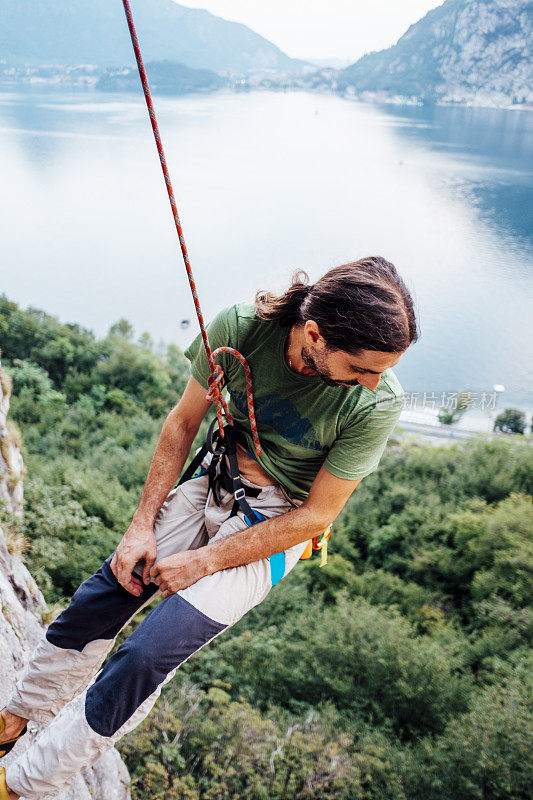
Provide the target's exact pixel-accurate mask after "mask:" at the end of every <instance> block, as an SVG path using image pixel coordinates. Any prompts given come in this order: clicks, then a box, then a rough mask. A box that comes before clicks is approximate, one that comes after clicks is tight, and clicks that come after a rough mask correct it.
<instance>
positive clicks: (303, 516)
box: [298, 503, 333, 541]
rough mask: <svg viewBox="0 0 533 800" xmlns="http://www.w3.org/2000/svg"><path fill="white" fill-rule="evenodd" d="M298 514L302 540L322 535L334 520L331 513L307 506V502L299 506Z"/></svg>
mask: <svg viewBox="0 0 533 800" xmlns="http://www.w3.org/2000/svg"><path fill="white" fill-rule="evenodd" d="M298 515H299V518H300V519H299V524H298V527H299V528H300V530H301V533H302V541H304V540H305V539H314V538H315V536H321V535H322V534H323V533H324V531H325V530H326V529H327V528H328V527H329V526H330V525H331V523H332V522H333V520H332V518H331V515H329V514H327V513H324V511H318V510H317V509H314V508H312V507H309V506H306V505H305V503H302V505H301V506H300V507H299V508H298Z"/></svg>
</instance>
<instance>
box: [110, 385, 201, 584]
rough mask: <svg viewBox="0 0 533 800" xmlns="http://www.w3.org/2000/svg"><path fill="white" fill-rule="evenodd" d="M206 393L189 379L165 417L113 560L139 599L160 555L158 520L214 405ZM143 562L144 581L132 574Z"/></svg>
mask: <svg viewBox="0 0 533 800" xmlns="http://www.w3.org/2000/svg"><path fill="white" fill-rule="evenodd" d="M205 394H206V390H205V389H204V388H203V386H201V385H200V384H199V383H198V381H196V380H195V379H194V378H190V380H189V382H188V384H187V387H186V389H185V391H184V393H183V396H182V398H181V400H180V401H179V403H178V404H177V405H176V406H175V407H174V408H173V409H172V411H171V412H170V414H169V415H168V417H167V418H166V420H165V422H164V425H163V428H162V430H161V433H160V435H159V440H158V442H157V446H156V449H155V452H154V455H153V458H152V463H151V464H150V469H149V471H148V476H147V478H146V483H145V484H144V489H143V493H142V496H141V499H140V502H139V505H138V507H137V510H136V511H135V514H134V515H133V519H132V521H131V524H130V526H129V528H128V530H127V531H126V533H125V534H124V536H123V537H122V540H121V541H120V543H119V545H118V547H117V550H116V553H115V555H114V556H113V559H112V561H111V569H112V570H113V572H114V574H115V576H116V578H117V580H118V581H119V583H120V584H121V585H122V586H123V587H124V588H125V589H127V590H128V591H129V592H131V594H134V595H137V596H139V595H140V594H141V592H142V589H143V582H144V583H146V584H148V583H149V582H150V568H151V567H152V566H153V564H154V563H155V559H156V553H157V549H156V540H155V534H154V522H155V518H156V516H157V513H158V511H159V509H160V508H161V506H162V505H163V503H164V501H165V498H166V497H167V495H168V493H169V491H170V490H171V489H172V487H173V486H174V484H175V483H176V480H177V479H178V476H179V474H180V473H181V470H182V469H183V465H184V464H185V461H186V459H187V456H188V454H189V451H190V449H191V445H192V443H193V441H194V437H195V436H196V434H197V433H198V428H199V427H200V423H201V422H202V420H203V418H204V417H205V415H206V413H207V410H208V408H209V406H210V405H211V403H210V402H208V401H207V400H206V399H205ZM140 559H144V568H143V581H140V580H139V579H138V578H137V577H136V576H135V575H132V570H133V568H134V567H135V564H136V563H137V562H138V561H139V560H140Z"/></svg>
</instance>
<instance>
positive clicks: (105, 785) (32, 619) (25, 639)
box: [0, 368, 130, 800]
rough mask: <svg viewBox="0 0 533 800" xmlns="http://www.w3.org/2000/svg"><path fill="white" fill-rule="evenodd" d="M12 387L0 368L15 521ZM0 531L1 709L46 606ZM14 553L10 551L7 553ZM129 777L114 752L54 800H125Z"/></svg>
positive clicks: (0, 433) (0, 435)
mask: <svg viewBox="0 0 533 800" xmlns="http://www.w3.org/2000/svg"><path fill="white" fill-rule="evenodd" d="M10 390H11V384H10V381H9V378H8V376H7V375H6V374H5V373H4V372H3V371H2V370H1V368H0V391H1V394H0V451H1V458H0V504H4V505H6V506H7V507H8V509H9V510H10V512H11V513H12V514H14V515H15V516H18V515H20V514H21V513H22V475H23V463H22V456H21V454H20V450H19V448H18V445H17V434H16V430H15V429H14V428H13V427H12V426H11V425H9V424H8V422H7V412H8V410H9V397H10ZM5 533H6V534H7V533H8V532H7V531H6V532H4V531H3V530H2V529H0V708H1V707H2V706H3V705H4V703H5V701H6V699H7V697H8V696H9V694H10V693H11V689H12V686H13V684H14V683H15V681H16V678H17V674H18V673H19V672H20V670H21V669H22V668H23V667H24V665H25V664H26V662H27V661H28V659H29V658H30V656H31V653H32V652H33V649H34V647H35V645H36V644H37V642H38V641H39V639H40V638H41V637H42V636H43V635H44V632H45V625H44V624H43V617H45V616H46V611H47V608H46V603H45V601H44V597H43V595H42V594H41V592H40V590H39V587H38V586H37V584H36V583H35V581H34V580H33V578H32V576H31V575H30V573H29V572H28V570H27V569H26V567H25V566H24V564H23V563H22V561H21V560H20V558H18V557H17V556H16V555H14V554H12V553H10V552H9V549H8V543H10V541H11V540H10V537H9V535H7V536H6V535H5ZM11 549H13V548H11ZM40 730H41V728H40V726H38V725H36V724H34V723H31V722H30V724H29V726H28V734H27V735H26V736H24V737H23V739H21V741H20V742H19V743H18V744H17V747H16V748H15V750H14V751H13V752H12V753H10V754H9V755H8V756H6V757H5V758H4V759H2V765H3V766H8V765H9V763H10V761H11V760H13V759H14V758H16V754H17V753H18V752H22V751H23V750H24V749H25V748H26V747H28V745H29V744H31V742H32V741H34V739H35V738H36V737H37V736H38V734H39V731H40ZM129 780H130V779H129V774H128V771H127V769H126V767H125V765H124V764H123V762H122V760H121V758H120V756H119V754H118V752H117V751H116V750H114V749H112V750H110V751H109V752H108V753H106V754H105V755H104V756H102V758H100V759H99V761H97V762H96V764H94V765H93V766H92V767H89V768H87V769H85V770H84V771H83V773H82V774H80V775H77V776H76V778H75V780H74V781H73V783H71V785H70V786H69V787H68V788H67V789H65V790H63V791H61V792H60V793H58V795H57V800H130V793H129V790H128V784H129Z"/></svg>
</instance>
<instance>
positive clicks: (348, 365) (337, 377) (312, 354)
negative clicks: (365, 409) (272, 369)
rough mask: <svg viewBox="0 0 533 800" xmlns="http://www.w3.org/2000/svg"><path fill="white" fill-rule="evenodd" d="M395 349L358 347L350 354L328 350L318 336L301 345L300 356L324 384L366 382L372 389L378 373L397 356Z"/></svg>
mask: <svg viewBox="0 0 533 800" xmlns="http://www.w3.org/2000/svg"><path fill="white" fill-rule="evenodd" d="M404 352H405V351H404V350H402V351H401V352H399V353H385V352H380V351H377V350H361V352H360V353H359V354H358V355H357V356H354V355H351V354H350V353H346V352H344V351H343V350H330V349H329V348H328V347H327V346H326V344H325V342H324V340H323V339H322V338H321V337H320V339H319V340H318V341H316V342H311V343H310V344H309V345H304V347H302V353H301V355H302V360H303V362H304V363H305V365H306V366H307V367H308V368H309V370H312V372H310V373H308V374H313V373H314V374H316V375H318V376H319V378H320V379H321V380H322V381H323V382H324V383H325V384H326V385H327V386H357V385H358V384H360V385H361V386H366V388H367V389H376V388H377V385H378V383H379V381H380V378H381V373H382V372H384V371H385V370H386V369H389V368H390V367H393V366H394V365H395V364H397V363H398V361H399V360H400V356H401V355H402V353H404Z"/></svg>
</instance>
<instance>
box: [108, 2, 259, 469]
mask: <svg viewBox="0 0 533 800" xmlns="http://www.w3.org/2000/svg"><path fill="white" fill-rule="evenodd" d="M122 5H123V6H124V11H125V12H126V20H127V22H128V28H129V31H130V36H131V43H132V45H133V51H134V53H135V59H136V61H137V68H138V70H139V77H140V79H141V84H142V87H143V92H144V98H145V100H146V106H147V108H148V114H149V115H150V122H151V125H152V130H153V132H154V139H155V143H156V147H157V152H158V153H159V161H160V162H161V169H162V170H163V177H164V179H165V185H166V187H167V192H168V198H169V200H170V207H171V208H172V214H173V216H174V222H175V224H176V230H177V232H178V238H179V242H180V247H181V253H182V255H183V261H184V263H185V269H186V271H187V277H188V279H189V285H190V287H191V292H192V297H193V300H194V306H195V308H196V316H197V317H198V323H199V325H200V331H201V334H202V339H203V342H204V347H205V352H206V355H207V361H208V363H209V369H210V371H211V374H210V376H209V379H208V382H209V392H208V393H207V395H206V399H207V400H210V401H212V402H214V403H215V405H216V409H217V418H218V428H219V431H220V435H221V436H222V437H223V436H224V417H225V418H226V420H227V422H228V423H229V424H230V425H232V424H233V419H232V417H231V414H230V412H229V409H228V406H227V404H226V401H225V400H224V398H223V396H222V387H223V385H224V373H223V371H222V367H221V366H220V365H219V364H217V363H216V357H217V356H218V355H219V353H230V354H231V355H232V356H235V358H237V359H238V360H239V361H240V362H241V364H242V366H243V367H244V373H245V375H246V398H247V401H248V416H249V419H250V427H251V429H252V436H253V440H254V446H255V451H256V453H257V455H258V456H260V455H261V445H260V443H259V435H258V433H257V422H256V419H255V411H254V400H253V394H252V375H251V372H250V367H249V365H248V362H247V361H246V359H245V357H244V356H243V355H241V353H239V352H238V351H237V350H235V349H234V348H233V347H218V348H217V349H216V350H215V351H213V352H212V351H211V347H210V345H209V340H208V338H207V331H206V328H205V324H204V318H203V316H202V310H201V308H200V301H199V299H198V293H197V291H196V284H195V282H194V277H193V274H192V268H191V262H190V260H189V254H188V252H187V246H186V244H185V238H184V236H183V229H182V227H181V222H180V218H179V214H178V207H177V205H176V201H175V199H174V190H173V189H172V184H171V182H170V175H169V172H168V168H167V162H166V159H165V153H164V151H163V145H162V143H161V136H160V135H159V127H158V125H157V120H156V116H155V111H154V105H153V103H152V96H151V94H150V88H149V86H148V78H147V77H146V70H145V69H144V63H143V60H142V56H141V50H140V47H139V40H138V39H137V33H136V32H135V26H134V24H133V17H132V13H131V8H130V4H129V1H128V0H122Z"/></svg>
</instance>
